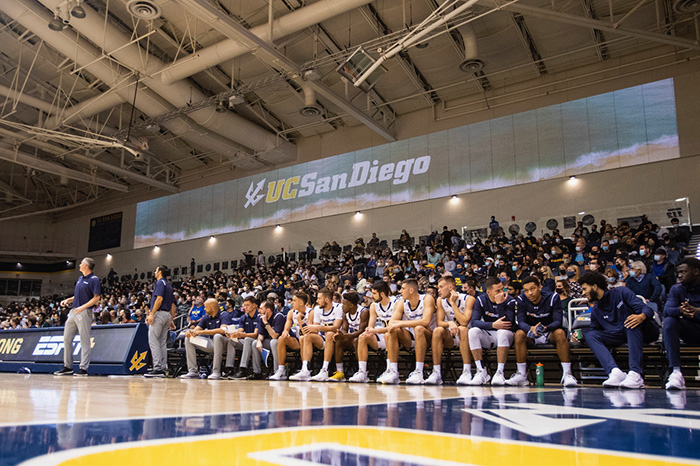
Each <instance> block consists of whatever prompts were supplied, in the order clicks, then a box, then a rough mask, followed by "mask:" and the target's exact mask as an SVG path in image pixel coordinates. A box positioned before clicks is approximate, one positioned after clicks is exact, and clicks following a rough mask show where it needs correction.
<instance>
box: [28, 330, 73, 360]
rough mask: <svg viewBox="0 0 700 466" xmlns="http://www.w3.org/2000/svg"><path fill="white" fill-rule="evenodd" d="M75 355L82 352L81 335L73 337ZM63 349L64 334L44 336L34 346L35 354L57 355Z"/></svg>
mask: <svg viewBox="0 0 700 466" xmlns="http://www.w3.org/2000/svg"><path fill="white" fill-rule="evenodd" d="M73 348H74V349H73V356H75V355H77V354H78V353H79V352H80V335H76V336H75V338H73ZM61 351H63V335H54V336H44V337H40V338H39V343H37V344H36V346H35V347H34V352H32V355H33V356H57V355H59V354H61Z"/></svg>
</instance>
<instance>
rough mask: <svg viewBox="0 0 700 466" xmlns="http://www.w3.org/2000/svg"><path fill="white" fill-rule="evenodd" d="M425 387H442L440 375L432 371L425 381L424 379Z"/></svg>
mask: <svg viewBox="0 0 700 466" xmlns="http://www.w3.org/2000/svg"><path fill="white" fill-rule="evenodd" d="M425 384H426V385H442V374H440V373H439V372H436V371H433V372H432V373H431V374H430V375H429V376H428V378H427V379H425Z"/></svg>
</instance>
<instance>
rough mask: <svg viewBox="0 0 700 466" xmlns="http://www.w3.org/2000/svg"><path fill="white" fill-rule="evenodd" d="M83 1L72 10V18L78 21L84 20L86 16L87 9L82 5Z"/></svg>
mask: <svg viewBox="0 0 700 466" xmlns="http://www.w3.org/2000/svg"><path fill="white" fill-rule="evenodd" d="M81 3H82V0H78V1H77V2H76V3H75V6H74V7H73V8H72V9H71V10H70V14H71V16H73V17H74V18H78V19H83V18H85V16H86V13H85V9H84V8H83V7H82V6H81V5H80V4H81Z"/></svg>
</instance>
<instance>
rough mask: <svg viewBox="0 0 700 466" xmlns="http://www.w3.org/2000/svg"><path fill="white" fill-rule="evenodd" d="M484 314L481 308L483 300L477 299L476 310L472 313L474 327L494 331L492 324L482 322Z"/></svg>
mask: <svg viewBox="0 0 700 466" xmlns="http://www.w3.org/2000/svg"><path fill="white" fill-rule="evenodd" d="M483 313H484V311H483V309H482V308H481V299H477V300H476V303H474V310H473V311H472V326H474V327H476V328H482V329H484V330H491V329H493V326H492V325H491V322H484V321H483V320H482V315H483Z"/></svg>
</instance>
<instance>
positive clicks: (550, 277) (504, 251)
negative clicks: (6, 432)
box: [0, 216, 690, 329]
mask: <svg viewBox="0 0 700 466" xmlns="http://www.w3.org/2000/svg"><path fill="white" fill-rule="evenodd" d="M489 227H490V234H489V236H488V238H485V239H483V240H482V239H479V238H476V239H474V240H473V241H472V240H470V241H469V242H465V240H464V238H462V235H460V234H459V233H458V232H457V230H456V229H450V228H448V227H447V226H445V227H443V228H442V231H437V230H436V231H432V232H430V233H429V234H428V236H427V239H426V240H425V244H422V243H419V242H418V241H416V240H415V238H413V237H411V236H410V234H409V233H408V232H407V231H406V230H403V231H402V233H401V236H400V238H398V242H397V244H398V248H397V249H392V248H391V244H392V241H391V240H390V239H389V238H387V241H382V240H381V239H380V238H379V237H378V236H377V235H376V234H375V233H373V234H372V237H371V239H370V240H369V241H367V243H365V241H364V240H363V239H362V238H358V239H357V240H356V241H355V244H354V245H353V246H352V247H351V248H342V247H341V246H340V245H339V244H338V242H337V241H329V242H326V243H325V244H324V245H323V247H322V248H321V249H320V250H319V251H316V249H315V247H314V246H313V245H312V243H311V242H309V243H308V246H307V248H306V254H305V257H304V259H303V260H299V261H290V260H289V256H288V255H287V254H286V253H285V254H283V255H282V260H278V261H276V262H274V263H272V264H270V263H266V261H265V260H264V257H265V256H264V255H263V253H262V251H259V254H258V255H257V256H256V255H254V254H252V253H251V252H250V251H248V252H246V253H244V260H242V261H241V265H240V267H238V268H237V269H235V270H233V271H232V272H231V273H229V274H225V273H222V272H217V273H214V274H210V275H207V276H200V277H194V276H190V275H189V274H187V271H184V276H182V275H181V276H180V277H175V278H174V279H173V288H174V290H175V293H176V295H175V303H176V305H177V308H178V313H179V314H181V315H183V316H184V317H183V318H182V321H183V325H189V326H194V325H196V324H197V322H198V321H199V319H201V318H202V317H203V316H204V301H205V300H206V299H207V298H212V297H213V298H215V299H217V300H218V301H219V305H220V307H221V308H222V309H224V310H228V311H229V312H232V313H233V316H234V317H240V316H242V315H243V312H242V310H241V309H242V304H243V300H244V298H245V297H247V296H256V297H257V298H259V299H263V298H264V299H269V300H271V301H272V302H273V303H274V304H275V306H276V308H277V310H279V311H282V312H283V313H285V314H286V312H287V311H288V310H289V306H290V303H291V300H292V297H293V296H294V293H295V292H297V291H299V290H302V291H305V292H307V293H308V294H310V295H311V296H314V295H315V294H316V292H317V291H318V290H319V289H320V288H322V287H327V288H329V289H330V290H332V291H334V292H338V293H342V292H344V291H347V290H355V291H357V292H358V293H359V294H360V295H361V296H364V295H366V294H367V293H369V290H370V287H371V285H372V283H373V282H374V281H375V280H385V281H387V282H388V284H389V286H390V289H391V291H392V293H394V294H396V293H397V292H398V290H399V289H400V284H401V281H402V280H403V279H404V278H406V277H416V278H417V279H418V283H419V286H420V291H421V293H425V292H428V293H431V292H432V293H434V292H435V287H436V285H437V281H438V279H439V278H440V277H441V276H442V275H445V274H450V275H452V276H453V277H454V278H455V280H456V283H457V285H458V286H460V287H461V288H462V289H463V290H464V291H470V289H471V290H472V291H473V290H477V289H479V288H480V286H481V284H482V283H483V282H484V281H485V280H486V279H487V278H490V277H496V278H498V279H500V281H501V282H502V283H503V284H504V286H505V287H508V289H509V292H510V293H511V294H512V295H513V296H517V295H518V294H520V292H521V290H522V281H523V280H524V279H525V278H526V277H527V276H530V275H534V276H537V277H538V278H539V280H540V282H541V283H543V285H544V288H545V289H549V290H550V291H554V292H557V293H559V295H560V297H561V300H562V303H563V306H567V304H568V302H569V300H571V299H573V298H580V297H581V296H582V293H581V285H579V283H578V279H579V277H580V276H581V275H582V274H583V273H585V272H586V271H589V270H593V271H600V272H602V273H604V274H605V275H606V277H607V279H608V282H609V286H610V287H615V286H627V287H628V288H631V289H632V290H633V291H634V292H635V294H638V295H641V296H644V297H645V298H646V299H647V300H648V301H649V302H652V303H656V304H657V306H658V307H659V309H661V305H662V303H663V301H664V299H665V297H666V295H667V293H668V291H669V289H670V287H671V286H672V285H673V284H674V283H676V273H675V266H676V264H677V263H678V261H679V260H680V259H682V257H683V255H684V254H685V251H684V248H685V247H687V245H688V242H689V240H690V230H689V228H688V227H681V226H679V223H678V220H677V219H672V226H671V227H668V228H665V227H660V226H659V225H656V224H653V223H652V222H651V221H649V220H648V219H647V217H646V216H643V217H642V218H641V223H640V224H639V225H638V226H636V227H635V228H632V227H631V226H630V225H629V224H628V223H627V222H622V223H620V224H618V225H613V224H611V223H608V222H606V221H605V220H601V222H600V224H599V225H591V226H590V229H589V228H588V227H587V226H585V225H584V224H583V223H582V222H579V223H578V226H577V228H576V229H575V231H574V232H573V233H572V234H571V235H570V236H566V237H565V236H563V235H561V234H560V232H559V231H558V230H556V229H555V230H553V231H551V232H549V233H545V234H544V235H543V236H541V237H535V236H534V235H533V234H532V233H528V234H527V235H523V234H519V235H510V236H508V235H507V234H506V232H505V230H504V229H503V228H501V227H500V225H499V223H498V222H497V221H496V219H495V218H493V217H492V221H491V223H490V225H489ZM426 233H427V232H426ZM283 252H284V251H283ZM316 256H318V257H316ZM260 257H262V258H263V259H262V260H260V259H259V258H260ZM193 262H194V259H193ZM192 269H194V267H192ZM192 271H194V270H192ZM98 272H99V271H98ZM152 286H153V284H152V282H151V281H139V280H136V279H129V280H119V279H118V278H117V276H116V273H110V275H109V278H107V277H106V274H105V279H104V281H103V287H102V295H101V300H100V303H99V305H98V306H97V307H96V308H95V310H94V313H95V319H94V321H95V324H104V325H108V324H123V323H133V322H144V319H145V315H146V312H147V310H148V309H149V305H150V303H149V300H150V295H151V291H152ZM431 290H432V291H431ZM63 298H64V296H57V295H54V296H50V297H43V298H41V299H33V300H28V301H22V302H13V303H10V304H9V305H7V306H6V307H5V308H1V307H0V322H1V325H2V329H15V328H36V327H52V326H60V325H62V324H63V323H64V322H65V319H66V316H67V312H68V311H69V310H68V309H64V308H61V307H60V305H59V303H60V301H61V300H62V299H63Z"/></svg>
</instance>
